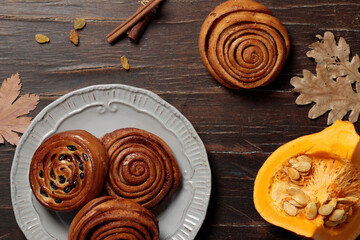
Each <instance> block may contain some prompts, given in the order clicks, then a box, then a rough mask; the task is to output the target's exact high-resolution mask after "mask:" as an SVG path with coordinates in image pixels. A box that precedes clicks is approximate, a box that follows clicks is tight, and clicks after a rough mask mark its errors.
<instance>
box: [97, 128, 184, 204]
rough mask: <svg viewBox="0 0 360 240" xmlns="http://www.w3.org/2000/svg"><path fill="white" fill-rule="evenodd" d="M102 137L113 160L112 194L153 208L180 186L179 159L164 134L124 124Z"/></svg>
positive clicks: (109, 189) (108, 182)
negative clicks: (127, 126)
mask: <svg viewBox="0 0 360 240" xmlns="http://www.w3.org/2000/svg"><path fill="white" fill-rule="evenodd" d="M101 140H102V142H103V143H104V145H105V148H106V149H107V151H108V156H109V161H110V162H109V173H108V178H107V180H106V183H105V186H106V190H107V192H108V193H109V195H112V196H118V197H121V198H127V199H131V200H133V201H136V202H137V203H139V204H141V205H142V206H144V207H146V208H148V209H151V208H154V207H155V206H157V205H158V204H159V203H160V202H162V201H163V200H164V199H166V198H168V197H170V196H171V195H172V194H173V193H174V191H175V190H176V189H177V188H178V187H179V185H180V182H181V175H180V170H179V167H178V163H177V161H176V159H175V157H174V154H173V152H172V151H171V149H170V147H169V146H168V145H167V144H166V143H165V142H164V141H163V140H162V139H161V138H160V137H158V136H156V135H155V134H152V133H150V132H147V131H145V130H141V129H137V128H123V129H118V130H115V131H113V132H111V133H108V134H106V135H105V136H103V137H102V138H101Z"/></svg>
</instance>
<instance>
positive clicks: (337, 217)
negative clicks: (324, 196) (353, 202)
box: [329, 209, 345, 222]
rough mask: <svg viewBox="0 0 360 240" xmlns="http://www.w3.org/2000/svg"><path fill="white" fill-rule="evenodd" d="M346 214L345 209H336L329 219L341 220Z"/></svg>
mask: <svg viewBox="0 0 360 240" xmlns="http://www.w3.org/2000/svg"><path fill="white" fill-rule="evenodd" d="M344 215H345V211H344V209H335V210H334V212H333V213H332V214H331V215H330V217H329V220H330V221H333V222H337V221H340V220H341V219H342V218H343V216H344Z"/></svg>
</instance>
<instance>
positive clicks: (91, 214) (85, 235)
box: [68, 196, 159, 240]
mask: <svg viewBox="0 0 360 240" xmlns="http://www.w3.org/2000/svg"><path fill="white" fill-rule="evenodd" d="M105 238H106V239H149V240H151V239H154V240H155V239H159V227H158V221H157V220H156V218H155V216H154V215H153V214H152V213H151V212H150V211H149V210H147V209H146V208H144V207H142V206H141V205H139V204H138V203H136V202H134V201H131V200H128V199H121V198H117V197H112V196H104V197H99V198H95V199H93V200H92V201H90V202H89V203H88V204H86V205H85V206H84V207H83V208H82V209H81V210H80V211H79V212H78V213H77V214H76V216H75V217H74V219H73V221H72V222H71V225H70V228H69V233H68V239H77V240H85V239H105Z"/></svg>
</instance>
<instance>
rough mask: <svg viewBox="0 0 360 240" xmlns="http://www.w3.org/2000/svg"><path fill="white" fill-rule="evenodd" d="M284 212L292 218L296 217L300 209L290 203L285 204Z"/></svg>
mask: <svg viewBox="0 0 360 240" xmlns="http://www.w3.org/2000/svg"><path fill="white" fill-rule="evenodd" d="M284 210H285V212H286V213H287V214H288V215H290V216H296V215H297V212H298V209H297V208H296V207H295V206H293V205H291V204H290V203H288V202H284Z"/></svg>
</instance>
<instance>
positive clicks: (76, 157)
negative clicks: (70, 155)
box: [74, 154, 81, 162]
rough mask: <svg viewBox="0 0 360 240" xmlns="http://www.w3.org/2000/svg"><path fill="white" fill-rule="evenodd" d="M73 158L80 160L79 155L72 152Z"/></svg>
mask: <svg viewBox="0 0 360 240" xmlns="http://www.w3.org/2000/svg"><path fill="white" fill-rule="evenodd" d="M74 158H75V159H76V161H78V162H81V158H80V157H79V155H77V154H74Z"/></svg>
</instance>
